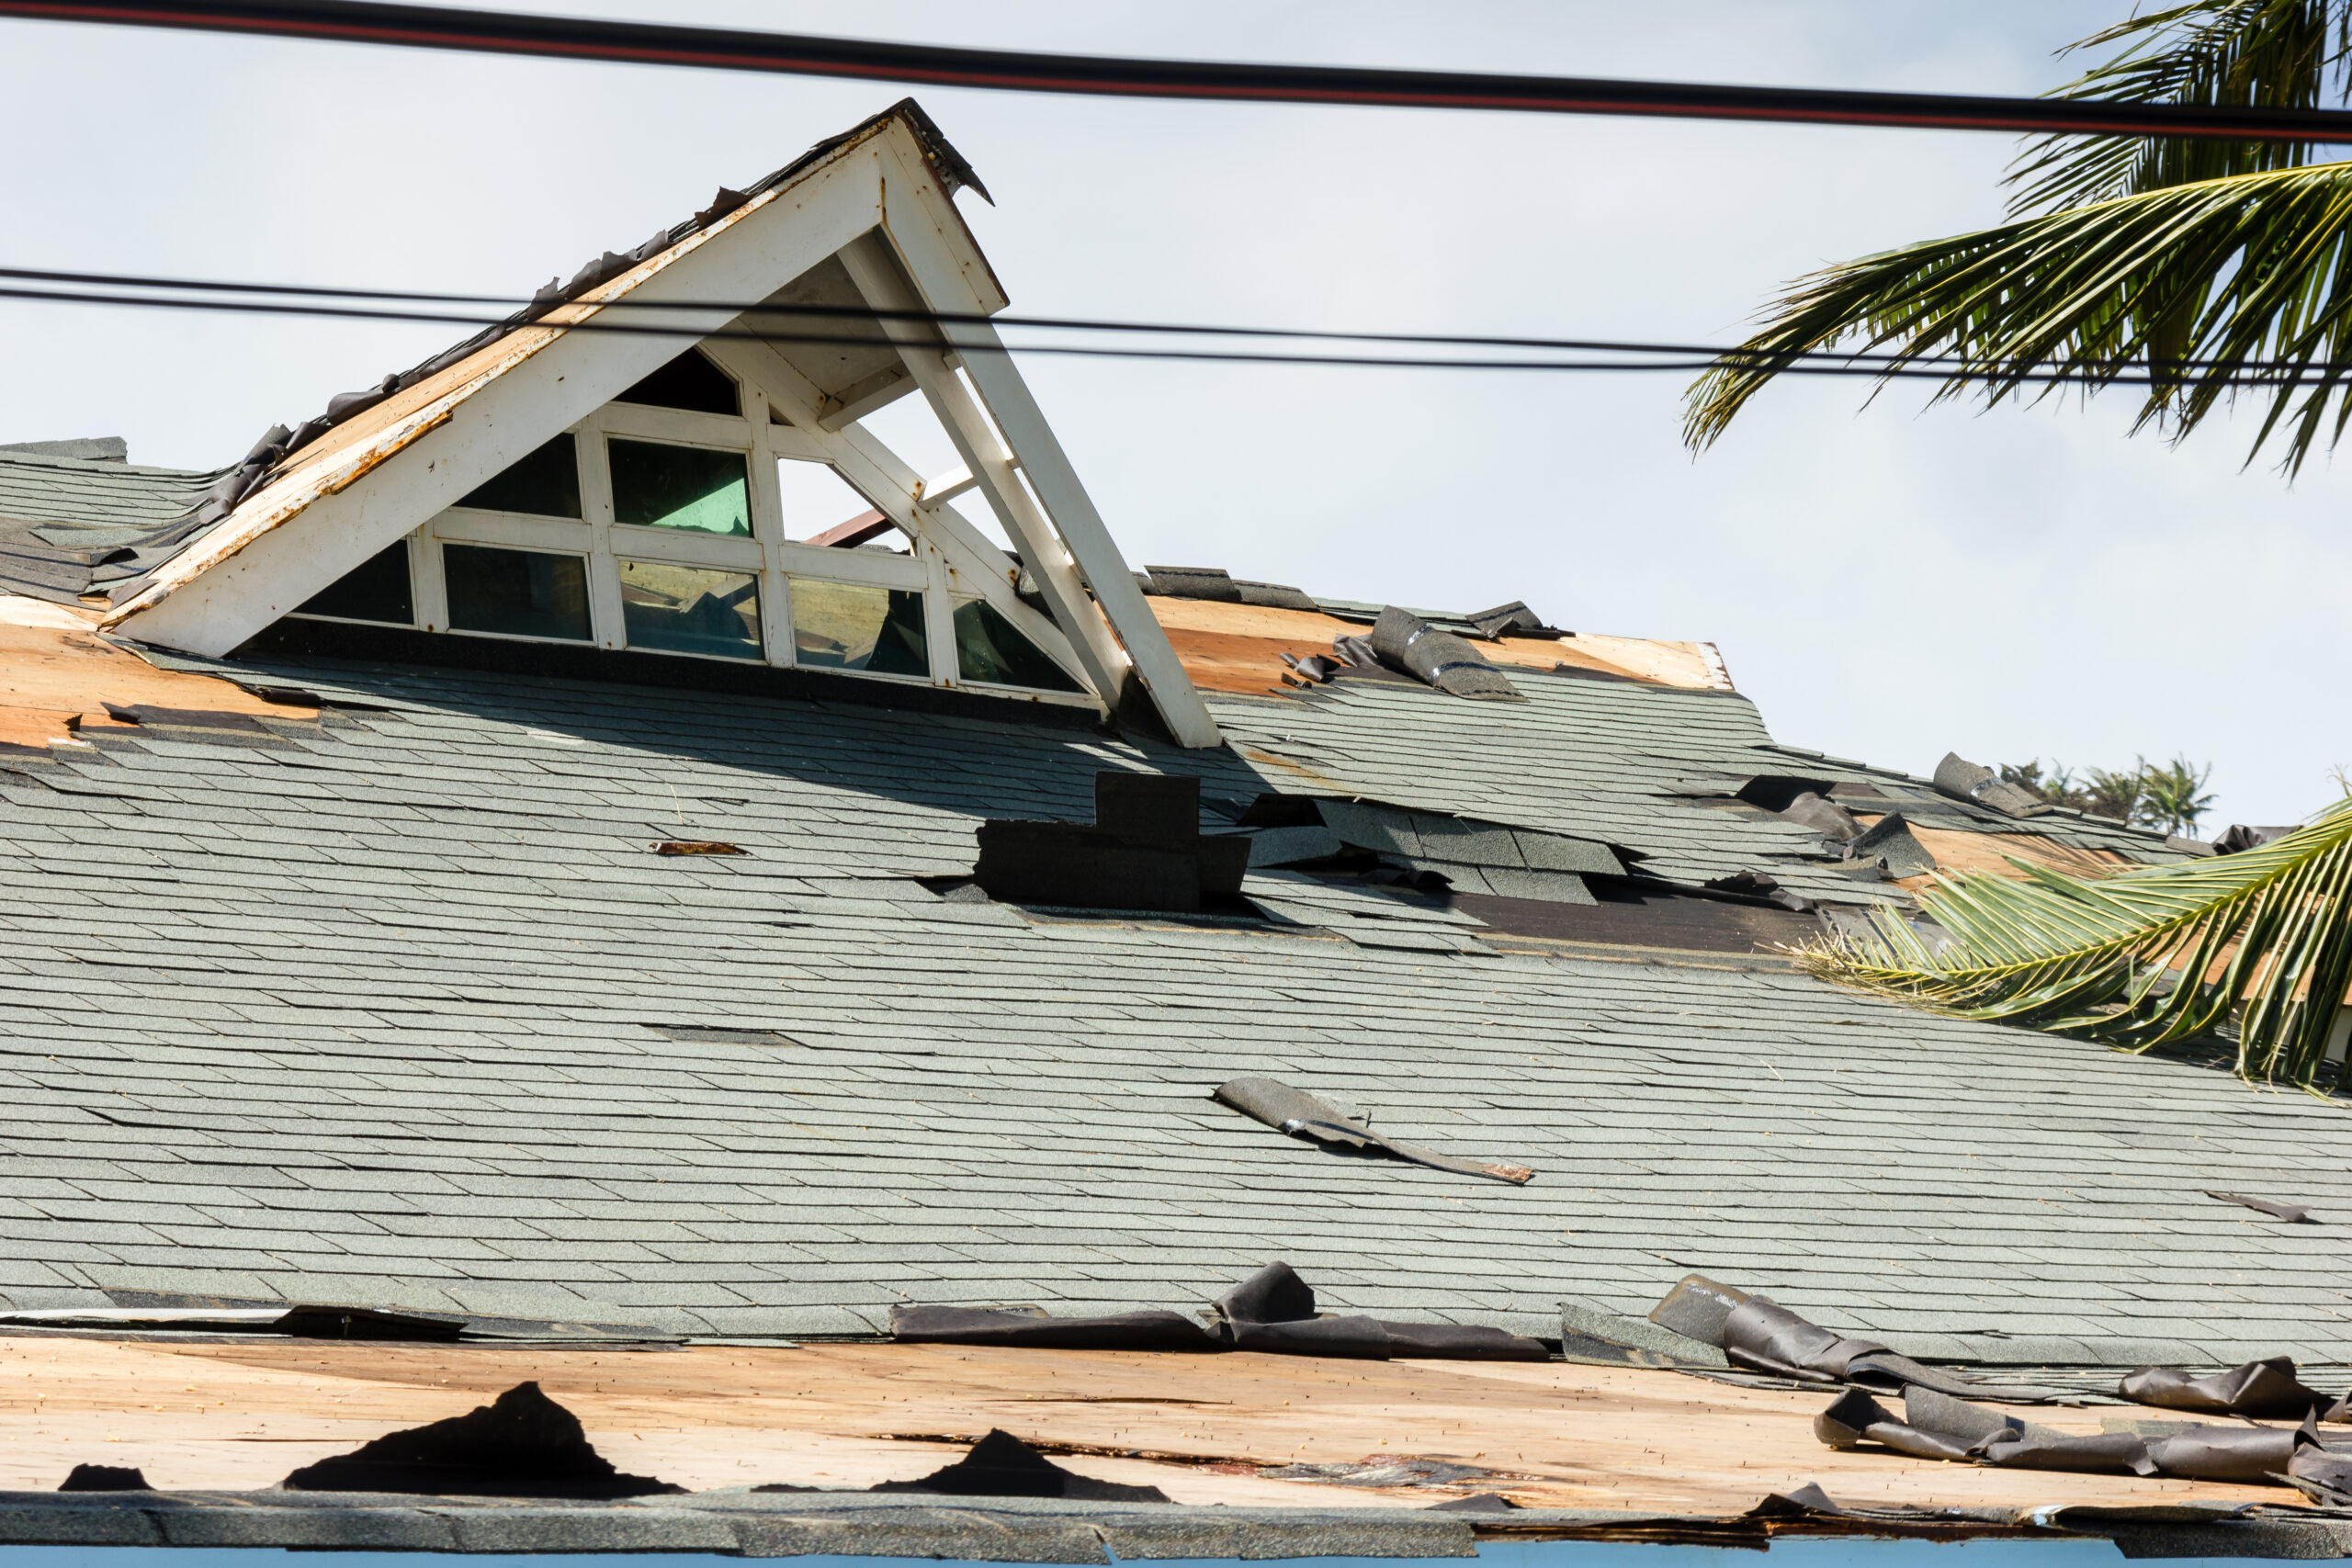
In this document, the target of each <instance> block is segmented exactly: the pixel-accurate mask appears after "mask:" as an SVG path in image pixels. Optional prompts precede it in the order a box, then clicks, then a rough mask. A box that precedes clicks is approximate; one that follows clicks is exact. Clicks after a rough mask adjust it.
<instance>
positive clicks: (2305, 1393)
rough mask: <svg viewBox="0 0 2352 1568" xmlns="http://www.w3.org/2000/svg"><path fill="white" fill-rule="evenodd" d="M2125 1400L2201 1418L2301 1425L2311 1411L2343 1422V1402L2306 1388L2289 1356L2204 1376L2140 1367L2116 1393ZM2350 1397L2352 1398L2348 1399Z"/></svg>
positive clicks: (2292, 1359)
mask: <svg viewBox="0 0 2352 1568" xmlns="http://www.w3.org/2000/svg"><path fill="white" fill-rule="evenodd" d="M2117 1392H2118V1393H2120V1394H2122V1395H2123V1397H2124V1398H2126V1399H2133V1400H2137V1401H2139V1402H2140V1403H2141V1404H2156V1405H2162V1406H2163V1407H2164V1408H2165V1409H2167V1410H2194V1411H2196V1412H2197V1413H2199V1415H2203V1416H2255V1417H2259V1418H2268V1419H2273V1420H2278V1419H2286V1420H2292V1421H2300V1420H2301V1419H2302V1418H2303V1417H2304V1416H2309V1415H2311V1414H2312V1413H2313V1412H2315V1411H2326V1412H2328V1413H2329V1414H2328V1416H2326V1419H2329V1420H2341V1419H2343V1418H2344V1416H2345V1415H2346V1399H2342V1398H2333V1397H2331V1396H2329V1395H2327V1394H2324V1393H2320V1392H2319V1391H2318V1390H2317V1389H2314V1388H2305V1387H2304V1386H2303V1383H2302V1380H2301V1379H2300V1378H2298V1377H2297V1376H2296V1375H2295V1359H2294V1358H2293V1357H2292V1356H2273V1357H2271V1358H2269V1359H2267V1360H2261V1361H2248V1362H2247V1363H2246V1364H2245V1365H2244V1366H2242V1367H2237V1368H2233V1370H2231V1371H2226V1372H2214V1373H2211V1374H2210V1375H2209V1376H2205V1377H2198V1376H2195V1375H2194V1374H2192V1373H2189V1372H2185V1371H2181V1370H2180V1369H2179V1368H2177V1367H2142V1368H2141V1369H2140V1370H2139V1371H2135V1372H2132V1373H2131V1374H2130V1375H2128V1376H2127V1377H2125V1378H2124V1380H2123V1382H2122V1385H2121V1386H2120V1388H2119V1389H2118V1390H2117ZM2347 1397H2348V1398H2352V1396H2347Z"/></svg>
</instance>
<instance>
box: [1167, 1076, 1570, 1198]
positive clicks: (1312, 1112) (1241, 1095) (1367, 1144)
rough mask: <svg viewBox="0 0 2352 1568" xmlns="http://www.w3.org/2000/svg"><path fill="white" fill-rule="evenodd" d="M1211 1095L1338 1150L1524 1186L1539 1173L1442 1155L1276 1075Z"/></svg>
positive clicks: (1247, 1080)
mask: <svg viewBox="0 0 2352 1568" xmlns="http://www.w3.org/2000/svg"><path fill="white" fill-rule="evenodd" d="M1209 1098H1210V1099H1212V1100H1216V1101H1217V1103H1219V1104H1220V1105H1230V1106H1231V1107H1233V1109H1234V1110H1236V1111H1240V1112H1241V1113H1242V1114H1243V1115H1244V1116H1253V1117H1255V1118H1257V1119H1258V1120H1259V1121H1261V1122H1264V1123H1265V1124H1266V1125H1267V1126H1269V1127H1272V1128H1273V1129H1275V1130H1276V1131H1277V1132H1283V1133H1288V1134H1291V1135H1292V1136H1293V1137H1298V1138H1309V1139H1312V1140H1313V1141H1315V1142H1316V1143H1318V1144H1326V1145H1332V1146H1334V1147H1339V1148H1351V1149H1378V1150H1380V1151H1381V1152H1382V1153H1383V1154H1386V1155H1392V1156H1395V1157H1397V1159H1402V1160H1410V1161H1411V1162H1412V1163H1414V1164H1415V1165H1425V1166H1428V1167H1429V1168H1430V1169H1432V1170H1450V1171H1453V1173H1454V1174H1456V1175H1457V1176H1483V1177H1486V1178H1487V1179H1489V1180H1493V1181H1510V1182H1515V1183H1517V1184H1518V1185H1520V1186H1522V1187H1523V1186H1525V1185H1526V1184H1527V1182H1528V1181H1529V1180H1530V1179H1532V1177H1533V1176H1534V1175H1535V1172H1534V1171H1532V1170H1531V1169H1530V1168H1527V1167H1526V1166H1523V1165H1509V1164H1506V1163H1504V1162H1502V1161H1500V1160H1483V1159H1462V1158H1458V1157H1456V1156H1453V1155H1442V1154H1440V1153H1438V1152H1437V1151H1436V1150H1435V1149H1427V1148H1423V1147H1422V1146H1421V1145H1419V1144H1408V1143H1405V1142H1403V1141H1401V1140H1399V1139H1396V1138H1390V1137H1385V1136H1384V1135H1382V1134H1378V1133H1375V1132H1374V1131H1373V1130H1372V1129H1371V1128H1369V1127H1367V1126H1365V1125H1364V1124H1363V1122H1358V1121H1356V1120H1354V1119H1353V1118H1351V1117H1348V1116H1345V1115H1342V1114H1341V1113H1340V1112H1339V1111H1335V1110H1333V1109H1332V1108H1331V1107H1330V1106H1329V1105H1326V1104H1324V1103H1323V1101H1321V1100H1317V1099H1316V1098H1315V1097H1314V1096H1313V1095H1311V1094H1309V1093H1307V1092H1306V1090H1305V1089H1293V1088H1291V1086H1290V1085H1288V1084H1286V1083H1280V1082H1277V1081H1276V1080H1274V1079H1272V1078H1235V1079H1233V1080H1232V1081H1230V1082H1229V1083H1222V1084H1219V1085H1218V1086H1217V1088H1216V1093H1214V1094H1212V1095H1211V1096H1210V1097H1209Z"/></svg>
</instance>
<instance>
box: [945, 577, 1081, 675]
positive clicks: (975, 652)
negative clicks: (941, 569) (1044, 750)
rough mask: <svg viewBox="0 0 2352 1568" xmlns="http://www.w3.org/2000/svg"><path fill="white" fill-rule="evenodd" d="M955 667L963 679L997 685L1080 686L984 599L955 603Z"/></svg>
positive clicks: (1043, 650)
mask: <svg viewBox="0 0 2352 1568" xmlns="http://www.w3.org/2000/svg"><path fill="white" fill-rule="evenodd" d="M956 670H957V671H958V672H960V673H961V674H962V675H963V677H964V679H965V680H967V681H987V682H991V683H993V684H996V685H999V686H1027V687H1030V688H1031V689H1033V690H1035V691H1041V692H1075V691H1078V690H1080V686H1079V683H1078V682H1076V681H1073V680H1071V679H1070V678H1069V671H1065V670H1064V669H1063V668H1062V667H1061V666H1060V665H1058V664H1057V663H1055V662H1054V661H1053V660H1051V659H1048V658H1047V657H1046V651H1045V649H1041V648H1039V647H1038V646H1037V645H1036V644H1035V643H1034V642H1031V641H1030V640H1029V639H1028V638H1027V637H1023V636H1022V635H1021V630H1020V628H1019V627H1017V626H1014V625H1013V624H1012V622H1011V621H1009V620H1007V619H1005V617H1004V613H1003V612H1002V611H1001V610H999V609H998V608H997V607H996V606H995V605H993V604H989V602H988V601H987V600H985V599H967V600H965V601H964V602H963V603H962V604H958V605H956Z"/></svg>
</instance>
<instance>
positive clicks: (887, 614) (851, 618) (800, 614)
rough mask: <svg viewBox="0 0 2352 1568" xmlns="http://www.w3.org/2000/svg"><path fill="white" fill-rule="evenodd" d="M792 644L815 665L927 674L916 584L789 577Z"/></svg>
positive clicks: (807, 662) (927, 647) (927, 657)
mask: <svg viewBox="0 0 2352 1568" xmlns="http://www.w3.org/2000/svg"><path fill="white" fill-rule="evenodd" d="M792 644H793V648H794V649H795V651H796V654H797V659H798V662H799V663H801V664H802V665H805V666H807V667H809V668H811V669H817V670H863V671H866V672H867V673H869V674H875V675H929V674H930V673H931V649H930V642H929V639H928V638H927V637H926V636H925V635H924V632H923V619H922V592H921V591H920V590H918V589H901V588H875V587H871V586H868V585H867V584H865V583H863V582H826V581H821V580H820V579H817V578H812V577H796V578H794V579H793V580H792Z"/></svg>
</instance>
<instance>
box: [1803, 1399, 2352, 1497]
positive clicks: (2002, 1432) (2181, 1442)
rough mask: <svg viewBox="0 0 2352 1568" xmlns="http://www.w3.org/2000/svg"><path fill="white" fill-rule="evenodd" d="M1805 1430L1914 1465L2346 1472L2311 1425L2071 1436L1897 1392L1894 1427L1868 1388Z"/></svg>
mask: <svg viewBox="0 0 2352 1568" xmlns="http://www.w3.org/2000/svg"><path fill="white" fill-rule="evenodd" d="M1813 1429H1814V1434H1815V1436H1816V1437H1818V1438H1820V1439H1821V1440H1822V1441H1823V1442H1825V1443H1826V1444H1828V1445H1829V1446H1830V1447H1831V1448H1833V1449H1854V1448H1859V1447H1860V1446H1861V1445H1862V1444H1864V1443H1875V1444H1877V1445H1879V1446H1880V1447H1882V1448H1886V1449H1891V1450H1894V1451H1895V1452H1896V1453H1901V1454H1908V1455H1910V1456H1911V1457H1912V1458H1915V1459H1936V1460H1950V1461H1960V1462H1971V1463H1977V1464H1989V1465H1996V1466H2001V1467H2013V1468H2016V1469H2020V1470H2065V1471H2078V1472H2085V1473H2087V1474H2103V1475H2166V1476H2173V1477H2177V1478H2178V1479H2182V1480H2188V1481H2223V1482H2236V1483H2262V1482H2286V1481H2288V1479H2289V1478H2290V1477H2291V1476H2293V1475H2294V1474H2296V1473H2297V1471H2298V1469H2299V1468H2301V1469H2302V1470H2305V1471H2308V1472H2310V1473H2311V1474H2312V1478H2313V1479H2315V1480H2319V1481H2321V1482H2322V1483H2324V1484H2334V1483H2333V1481H2330V1480H2328V1478H2329V1477H2341V1476H2342V1475H2343V1474H2344V1472H2345V1471H2346V1468H2347V1461H2346V1460H2344V1459H2343V1458H2341V1457H2339V1456H2335V1455H2333V1454H2330V1453H2329V1452H2328V1450H2326V1449H2324V1447H2322V1446H2321V1444H2320V1439H2319V1436H2318V1433H2317V1431H2316V1430H2315V1429H2314V1427H2313V1426H2312V1423H2310V1422H2306V1423H2305V1424H2304V1425H2303V1426H2301V1427H2253V1426H2247V1427H2199V1426H2184V1427H2181V1428H2180V1429H2179V1430H2177V1431H2175V1432H2171V1433H2169V1434H2167V1435H2165V1436H2162V1437H2155V1438H2148V1437H2143V1436H2142V1435H2140V1434H2139V1433H2136V1432H2101V1433H2099V1434H2098V1435H2097V1436H2093V1437H2077V1436H2074V1435H2072V1434H2069V1433H2065V1432H2059V1431H2054V1430H2052V1429H2051V1428H2050V1427H2038V1426H2035V1425H2034V1424H2033V1423H2031V1422H2026V1421H2019V1420H2018V1419H2017V1418H2016V1417H2015V1416H2004V1415H2001V1414H2000V1413H1999V1412H1997V1411H1993V1410H1987V1409H1985V1408H1984V1407H1983V1406H1981V1405H1975V1404H1969V1403H1968V1402H1967V1401H1966V1400H1963V1399H1955V1398H1953V1397H1951V1395H1949V1394H1945V1393H1938V1392H1937V1391H1936V1390H1934V1389H1931V1388H1907V1389H1905V1390H1904V1393H1903V1419H1901V1420H1899V1421H1898V1420H1897V1419H1895V1417H1894V1414H1893V1413H1892V1412H1890V1411H1889V1410H1888V1409H1887V1408H1886V1407H1885V1406H1884V1405H1883V1404H1880V1403H1879V1402H1878V1401H1877V1400H1876V1399H1875V1398H1873V1397H1871V1393H1870V1392H1869V1391H1868V1390H1867V1389H1860V1388H1852V1389H1848V1390H1847V1391H1846V1392H1845V1393H1842V1394H1840V1395H1839V1396H1838V1399H1837V1401H1836V1402H1835V1403H1834V1404H1831V1405H1830V1406H1829V1408H1828V1409H1826V1410H1825V1411H1823V1412H1822V1413H1821V1414H1820V1415H1818V1416H1815V1417H1814V1422H1813ZM2307 1453H2308V1454H2310V1455H2312V1461H2305V1460H2304V1457H2303V1456H2304V1455H2305V1454H2307Z"/></svg>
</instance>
